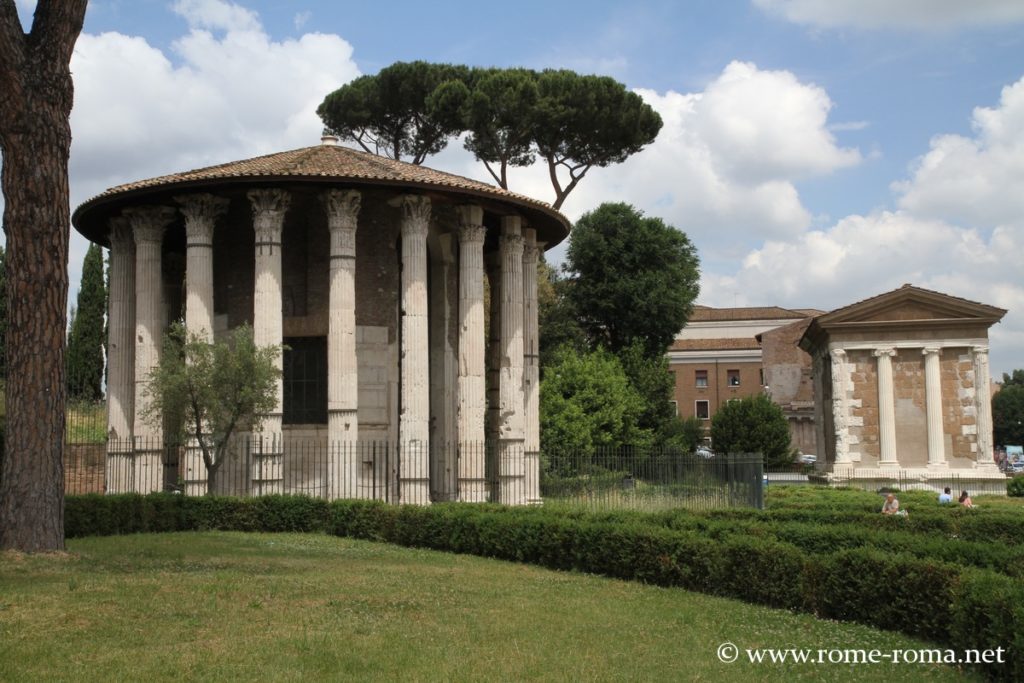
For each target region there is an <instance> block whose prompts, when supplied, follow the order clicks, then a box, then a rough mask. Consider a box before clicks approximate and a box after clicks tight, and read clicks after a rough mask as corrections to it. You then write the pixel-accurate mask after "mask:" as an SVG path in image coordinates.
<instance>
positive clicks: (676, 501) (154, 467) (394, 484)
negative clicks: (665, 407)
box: [65, 435, 763, 509]
mask: <svg viewBox="0 0 1024 683" xmlns="http://www.w3.org/2000/svg"><path fill="white" fill-rule="evenodd" d="M66 454H67V455H66V457H65V492H66V493H68V494H83V493H127V492H137V493H151V492H156V491H173V492H176V493H180V494H183V495H205V494H207V493H213V494H218V495H231V496H259V495H269V494H302V495H308V496H313V497H319V498H328V499H335V498H361V499H372V500H382V501H387V502H394V503H413V504H425V503H430V502H444V501H468V502H495V503H504V504H509V505H530V504H538V503H541V502H544V503H559V504H567V505H577V506H578V505H584V506H588V507H601V508H617V507H627V508H640V509H661V508H669V507H689V508H713V507H722V506H740V505H742V506H750V507H761V506H762V505H763V494H762V485H761V481H762V469H761V458H760V456H758V455H735V456H717V457H715V458H713V459H704V458H700V457H697V456H694V455H692V454H686V453H680V452H678V451H667V450H666V451H659V450H644V449H634V448H623V449H618V450H614V451H612V450H605V451H596V452H593V451H587V452H567V451H564V450H559V451H558V452H557V453H552V454H544V453H539V452H529V451H526V450H525V448H524V447H523V445H522V442H507V443H506V442H497V443H494V442H487V443H470V444H465V443H464V444H422V443H421V444H408V443H406V444H401V443H394V442H387V441H372V440H364V441H358V442H341V443H333V444H328V443H327V441H326V439H324V438H319V439H318V438H299V437H290V436H288V435H285V436H283V437H282V436H280V435H276V436H266V435H241V436H238V437H236V438H234V439H232V440H231V441H230V443H229V444H228V445H227V447H226V448H225V449H224V450H223V451H222V453H221V454H220V455H219V458H215V457H211V462H210V463H209V464H208V463H207V462H206V459H205V458H204V455H203V452H202V449H201V448H200V447H199V444H198V443H197V442H195V441H191V442H185V443H174V444H167V443H163V442H161V441H159V440H143V439H134V440H115V439H111V440H109V441H106V442H102V443H77V444H69V445H68V447H67V449H66ZM210 455H211V456H212V455H213V454H212V453H211V454H210ZM211 465H212V466H211Z"/></svg>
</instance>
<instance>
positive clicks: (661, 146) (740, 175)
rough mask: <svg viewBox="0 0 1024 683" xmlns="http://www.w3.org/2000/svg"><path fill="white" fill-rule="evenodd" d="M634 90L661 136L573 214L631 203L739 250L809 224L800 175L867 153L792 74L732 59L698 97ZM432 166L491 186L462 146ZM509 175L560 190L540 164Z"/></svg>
mask: <svg viewBox="0 0 1024 683" xmlns="http://www.w3.org/2000/svg"><path fill="white" fill-rule="evenodd" d="M637 92H638V93H639V94H640V95H641V96H642V97H643V98H644V100H645V101H646V102H647V103H648V104H650V105H651V106H652V107H654V109H656V110H657V111H658V113H660V114H661V117H662V120H663V121H664V127H663V128H662V130H661V133H660V134H659V135H658V138H657V139H656V140H655V142H654V143H653V144H652V145H650V146H648V147H647V148H646V149H644V150H643V151H642V152H640V153H638V154H636V155H634V156H633V157H630V158H629V159H628V160H627V161H626V162H624V163H622V164H618V165H614V166H611V167H608V168H603V169H601V168H595V169H592V170H591V171H590V172H589V174H588V175H587V177H586V178H584V180H583V181H582V182H581V183H580V185H579V186H578V187H577V188H576V189H575V190H574V191H573V193H572V194H571V195H570V196H569V199H568V201H567V202H566V204H565V206H563V211H564V212H565V213H566V214H567V215H568V216H569V217H570V218H572V219H575V218H578V217H579V215H580V214H581V213H583V212H584V211H586V210H589V209H592V208H594V207H596V206H597V205H599V204H600V203H602V202H605V201H628V202H630V203H632V204H634V205H635V206H637V207H638V208H641V209H643V210H644V211H647V212H648V213H650V214H651V215H656V216H659V217H662V218H664V219H665V220H666V221H667V222H669V223H671V224H672V225H675V226H676V227H677V228H679V229H681V230H684V231H685V232H687V233H688V234H689V236H690V238H691V239H692V240H693V241H694V242H695V243H696V244H697V245H699V246H700V248H701V250H702V251H704V252H705V253H712V254H714V255H715V256H716V257H727V256H729V255H734V256H741V255H742V254H743V253H746V251H748V250H749V249H750V248H751V247H753V246H754V245H756V244H760V243H761V241H762V240H764V239H765V238H784V237H793V236H796V235H799V234H800V233H801V232H802V231H803V230H805V229H806V228H807V227H809V226H810V224H811V221H812V216H811V214H810V213H809V212H808V211H807V209H806V208H805V207H804V206H803V204H802V203H801V201H800V197H799V193H798V192H797V189H796V186H795V185H794V181H796V180H797V179H800V178H805V177H810V176H818V175H822V174H827V173H831V172H833V171H835V170H838V169H842V168H845V167H847V166H851V165H853V164H856V163H859V162H860V159H861V156H860V153H859V152H858V151H857V150H853V149H845V148H841V147H839V146H837V144H836V141H835V139H834V138H833V136H832V134H831V133H830V132H829V130H828V128H827V117H828V112H829V109H830V108H831V106H832V103H831V101H830V100H829V98H828V95H827V94H826V93H825V92H824V90H822V89H821V88H818V87H817V86H814V85H808V84H804V83H801V82H800V81H799V80H798V79H797V78H796V77H795V76H794V75H793V74H791V73H789V72H786V71H763V70H759V69H758V68H757V67H756V66H755V65H753V64H749V63H744V62H733V63H731V64H729V65H728V66H726V67H725V69H724V70H723V71H722V73H721V74H720V75H719V76H718V77H717V78H716V79H714V80H713V81H712V82H711V83H709V84H708V86H707V88H706V89H705V90H704V91H703V92H700V93H687V94H682V93H677V92H673V91H668V92H665V93H658V92H655V91H651V90H638V91H637ZM428 164H430V165H433V166H435V167H436V168H443V169H446V170H451V171H453V172H456V173H462V174H464V175H469V176H472V177H475V178H479V179H481V180H486V181H489V182H493V181H491V180H490V178H488V177H487V176H486V172H485V171H483V170H482V167H481V165H480V164H478V163H477V162H476V161H474V160H473V159H472V157H470V156H469V155H468V154H467V153H466V152H464V151H462V150H461V144H453V145H451V146H450V147H449V149H448V150H446V151H445V152H444V153H442V154H441V155H439V156H438V157H434V158H433V159H431V160H430V161H428ZM509 177H510V188H511V189H512V190H514V191H516V192H521V193H523V194H527V195H530V196H533V197H537V198H540V199H545V200H549V201H550V200H551V198H552V196H553V192H552V189H551V186H550V181H549V179H548V175H547V168H546V166H544V165H543V164H541V163H538V164H536V165H534V166H533V167H531V168H528V169H512V170H511V171H510V173H509ZM556 256H557V254H556Z"/></svg>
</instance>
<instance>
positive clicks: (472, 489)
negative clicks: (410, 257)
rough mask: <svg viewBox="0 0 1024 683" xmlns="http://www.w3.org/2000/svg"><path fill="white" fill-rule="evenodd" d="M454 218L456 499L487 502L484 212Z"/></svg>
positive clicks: (462, 212)
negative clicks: (456, 226)
mask: <svg viewBox="0 0 1024 683" xmlns="http://www.w3.org/2000/svg"><path fill="white" fill-rule="evenodd" d="M458 216H459V387H458V404H459V408H458V434H459V436H458V438H459V468H458V469H459V499H460V500H462V501H463V502H468V503H482V502H485V501H486V500H487V480H486V450H485V448H484V442H485V436H484V420H485V416H486V410H487V395H486V392H487V388H486V381H485V374H484V373H485V372H486V370H487V368H486V365H485V358H484V351H485V346H486V340H485V339H484V238H485V237H486V234H487V229H486V228H485V227H484V225H483V219H484V211H483V209H482V208H481V207H479V206H476V205H464V206H460V207H458Z"/></svg>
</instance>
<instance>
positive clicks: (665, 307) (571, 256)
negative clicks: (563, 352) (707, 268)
mask: <svg viewBox="0 0 1024 683" xmlns="http://www.w3.org/2000/svg"><path fill="white" fill-rule="evenodd" d="M565 267H566V270H567V272H568V275H569V280H570V283H571V284H570V285H569V286H568V287H567V289H566V294H567V296H568V297H569V300H570V302H571V305H572V308H573V310H574V311H575V312H576V314H577V315H578V317H579V321H580V325H581V326H582V327H583V330H584V331H585V332H586V334H587V336H588V337H589V339H590V342H591V344H592V345H593V346H597V345H601V346H605V347H606V348H608V349H609V350H611V351H612V352H614V353H619V352H621V351H622V350H623V349H625V348H627V347H629V346H630V345H632V344H633V343H634V342H639V343H640V344H642V346H643V349H644V354H645V355H646V356H647V357H648V358H656V357H659V356H662V355H664V354H665V351H666V350H667V349H668V347H669V345H670V344H671V343H672V340H673V339H674V338H675V335H676V333H677V332H679V330H680V329H682V327H683V325H684V324H685V323H686V320H687V318H688V317H689V315H690V313H691V312H692V310H693V301H694V299H696V298H697V294H698V292H699V291H700V268H699V260H698V258H697V250H696V249H695V248H694V246H693V245H692V244H691V243H690V240H689V239H688V238H687V236H686V235H685V234H683V233H682V232H680V231H678V230H676V229H675V228H673V227H672V226H670V225H667V224H666V223H665V222H664V221H662V220H661V219H660V218H648V217H644V215H643V214H642V213H641V212H640V211H637V210H636V209H634V208H633V207H632V206H630V205H629V204H622V203H619V204H602V205H601V206H599V207H598V208H597V209H595V210H594V211H591V212H589V213H586V214H584V215H583V217H582V218H580V219H579V221H577V222H576V226H575V227H574V228H573V231H572V237H571V241H570V243H569V250H568V254H567V258H566V266H565Z"/></svg>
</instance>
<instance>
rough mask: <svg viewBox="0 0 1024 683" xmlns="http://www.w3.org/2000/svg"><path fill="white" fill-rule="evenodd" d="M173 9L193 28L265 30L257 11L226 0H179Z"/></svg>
mask: <svg viewBox="0 0 1024 683" xmlns="http://www.w3.org/2000/svg"><path fill="white" fill-rule="evenodd" d="M172 9H173V10H174V11H175V12H176V13H178V14H180V15H181V16H182V17H184V18H185V21H187V22H188V25H189V27H191V28H202V29H213V30H220V31H229V32H230V31H256V32H260V31H262V30H263V27H262V25H261V24H260V18H259V15H258V14H256V12H253V11H252V10H249V9H246V8H244V7H242V6H240V5H236V4H234V3H232V2H226V1H225V0H178V1H177V2H176V3H174V5H173V6H172Z"/></svg>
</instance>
